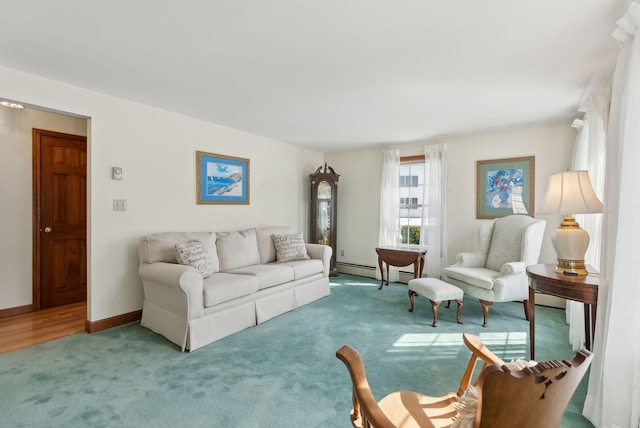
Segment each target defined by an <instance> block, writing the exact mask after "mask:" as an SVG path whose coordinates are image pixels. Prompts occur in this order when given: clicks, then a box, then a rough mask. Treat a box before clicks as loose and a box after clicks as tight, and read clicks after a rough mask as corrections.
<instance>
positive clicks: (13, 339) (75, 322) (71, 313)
mask: <svg viewBox="0 0 640 428" xmlns="http://www.w3.org/2000/svg"><path fill="white" fill-rule="evenodd" d="M86 319H87V304H86V302H83V303H73V304H71V305H65V306H58V307H55V308H51V309H45V310H42V311H38V312H30V313H28V314H21V315H14V316H10V317H6V318H0V354H4V353H6V352H11V351H15V350H18V349H22V348H26V347H29V346H31V345H35V344H38V343H43V342H48V341H50V340H54V339H59V338H61V337H65V336H70V335H72V334H76V333H82V332H84V331H85V320H86Z"/></svg>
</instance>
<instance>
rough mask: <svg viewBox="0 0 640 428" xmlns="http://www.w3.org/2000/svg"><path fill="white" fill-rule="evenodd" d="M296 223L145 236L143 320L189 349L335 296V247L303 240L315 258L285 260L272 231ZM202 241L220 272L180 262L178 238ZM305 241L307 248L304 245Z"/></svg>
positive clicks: (276, 232)
mask: <svg viewBox="0 0 640 428" xmlns="http://www.w3.org/2000/svg"><path fill="white" fill-rule="evenodd" d="M288 234H290V230H289V228H288V227H258V228H254V229H247V230H241V231H233V232H164V233H154V234H151V235H147V236H144V237H142V238H141V239H140V243H139V246H138V253H139V256H140V267H139V269H138V272H139V275H140V278H141V279H142V284H143V287H144V303H143V306H142V321H141V324H142V325H143V326H144V327H147V328H149V329H151V330H152V331H154V332H156V333H159V334H161V335H163V336H164V337H166V338H167V339H169V340H170V341H172V342H173V343H175V344H177V345H178V346H180V347H181V348H182V350H183V351H184V350H185V349H187V350H189V351H194V350H196V349H198V348H200V347H202V346H204V345H207V344H209V343H211V342H214V341H216V340H218V339H221V338H223V337H225V336H228V335H230V334H233V333H236V332H238V331H240V330H243V329H245V328H247V327H251V326H255V325H257V324H260V323H262V322H265V321H267V320H269V319H271V318H273V317H275V316H277V315H280V314H282V313H284V312H287V311H290V310H293V309H295V308H297V307H300V306H302V305H305V304H307V303H310V302H313V301H314V300H317V299H320V298H322V297H325V296H328V295H329V294H330V289H329V261H330V259H331V247H329V246H326V245H320V244H303V246H304V248H306V253H307V254H308V256H309V259H308V260H295V261H289V262H277V257H278V254H277V252H276V247H275V246H274V244H273V240H272V235H288ZM197 241H199V242H202V244H204V248H206V251H204V252H205V253H206V254H207V255H208V257H209V259H208V260H207V262H209V261H210V262H211V266H210V267H212V271H213V273H212V274H211V275H210V276H208V277H204V276H206V275H204V276H203V274H202V273H201V272H200V271H199V270H198V269H196V268H195V267H192V266H189V265H185V264H178V263H177V262H176V244H183V243H187V242H195V243H196V244H198V242H197ZM304 248H303V249H302V251H303V252H304Z"/></svg>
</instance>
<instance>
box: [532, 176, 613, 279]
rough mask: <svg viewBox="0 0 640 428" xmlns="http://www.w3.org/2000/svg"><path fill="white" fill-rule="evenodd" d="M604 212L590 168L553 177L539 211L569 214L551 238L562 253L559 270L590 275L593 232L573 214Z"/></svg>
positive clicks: (560, 271) (558, 252)
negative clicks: (588, 259) (588, 258)
mask: <svg viewBox="0 0 640 428" xmlns="http://www.w3.org/2000/svg"><path fill="white" fill-rule="evenodd" d="M601 212H602V202H600V199H598V196H596V193H595V192H594V191H593V187H592V186H591V180H590V179H589V172H588V171H565V172H559V173H557V174H552V175H551V176H550V177H549V187H548V188H547V194H546V195H545V197H544V201H543V202H542V207H541V208H540V210H538V214H564V215H565V218H564V220H563V221H562V223H560V227H559V228H557V229H556V230H555V234H554V236H553V237H552V238H551V242H552V243H553V248H554V249H555V250H556V254H557V256H558V265H557V267H556V272H558V273H562V274H565V275H573V276H581V275H587V274H588V272H587V269H586V266H585V263H584V254H585V253H586V252H587V248H589V234H588V233H587V231H586V230H584V229H582V228H581V227H580V225H579V224H578V222H577V221H576V219H575V218H573V214H592V213H601Z"/></svg>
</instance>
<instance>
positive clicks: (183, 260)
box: [176, 241, 213, 278]
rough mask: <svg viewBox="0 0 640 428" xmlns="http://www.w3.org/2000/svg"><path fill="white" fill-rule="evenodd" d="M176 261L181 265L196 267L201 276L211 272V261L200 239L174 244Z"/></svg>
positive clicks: (207, 275) (205, 276)
mask: <svg viewBox="0 0 640 428" xmlns="http://www.w3.org/2000/svg"><path fill="white" fill-rule="evenodd" d="M176 261H177V262H178V263H179V264H181V265H188V266H193V267H194V268H196V269H198V272H200V274H201V275H202V277H203V278H207V277H209V276H211V275H212V274H213V263H211V258H210V257H209V253H208V251H207V249H206V247H205V246H204V244H203V243H202V242H200V241H191V242H185V243H182V244H176Z"/></svg>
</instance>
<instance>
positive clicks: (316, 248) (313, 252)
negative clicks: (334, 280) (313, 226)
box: [305, 244, 333, 278]
mask: <svg viewBox="0 0 640 428" xmlns="http://www.w3.org/2000/svg"><path fill="white" fill-rule="evenodd" d="M305 245H306V247H307V254H309V257H311V258H312V259H318V260H322V265H323V266H324V269H323V271H322V276H324V277H325V278H326V277H328V276H329V269H330V268H331V254H332V253H333V250H332V249H331V247H330V246H328V245H322V244H305Z"/></svg>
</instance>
